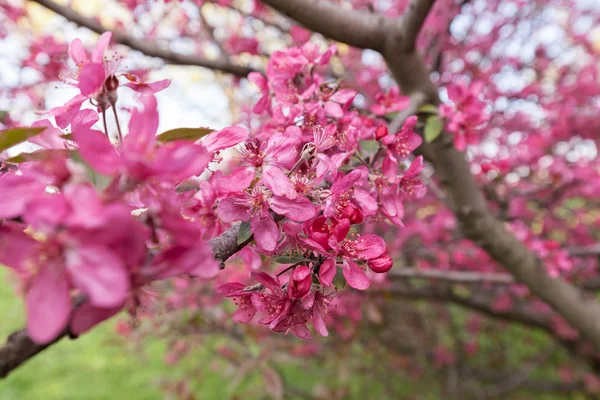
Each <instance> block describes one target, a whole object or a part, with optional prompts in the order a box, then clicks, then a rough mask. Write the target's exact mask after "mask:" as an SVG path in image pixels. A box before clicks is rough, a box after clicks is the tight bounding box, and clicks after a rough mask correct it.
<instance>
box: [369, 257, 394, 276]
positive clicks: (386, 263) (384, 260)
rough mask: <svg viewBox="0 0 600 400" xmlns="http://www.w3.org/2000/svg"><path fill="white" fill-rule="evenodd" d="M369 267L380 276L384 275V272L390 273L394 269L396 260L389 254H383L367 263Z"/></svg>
mask: <svg viewBox="0 0 600 400" xmlns="http://www.w3.org/2000/svg"><path fill="white" fill-rule="evenodd" d="M367 265H368V266H369V268H371V270H372V271H373V272H376V273H378V274H383V273H384V272H388V271H389V270H390V269H392V265H394V260H392V258H391V257H390V256H388V254H387V253H383V254H382V255H380V256H379V257H377V258H372V259H370V260H369V261H368V262H367Z"/></svg>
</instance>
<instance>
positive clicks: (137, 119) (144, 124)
mask: <svg viewBox="0 0 600 400" xmlns="http://www.w3.org/2000/svg"><path fill="white" fill-rule="evenodd" d="M139 99H140V101H141V103H142V105H143V110H142V111H140V110H139V109H137V108H136V109H134V110H133V112H132V113H131V119H130V120H129V134H128V135H127V136H126V137H125V149H126V151H129V152H134V153H147V152H148V151H149V150H150V149H151V148H152V147H153V146H154V143H155V141H156V139H155V137H156V130H157V129H158V110H157V108H156V98H155V97H154V96H153V95H142V96H140V97H139Z"/></svg>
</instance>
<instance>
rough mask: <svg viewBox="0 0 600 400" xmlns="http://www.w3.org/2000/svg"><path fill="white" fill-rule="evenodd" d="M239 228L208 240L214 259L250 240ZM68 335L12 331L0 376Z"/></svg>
mask: <svg viewBox="0 0 600 400" xmlns="http://www.w3.org/2000/svg"><path fill="white" fill-rule="evenodd" d="M239 230H240V225H235V226H233V227H231V228H229V229H228V230H227V231H225V232H223V233H222V234H221V235H220V236H217V237H216V238H213V239H211V240H210V241H209V243H210V244H211V246H212V250H213V254H214V257H215V259H217V260H219V261H220V262H221V263H224V262H225V261H226V260H227V259H228V258H229V257H231V256H233V255H234V254H235V253H237V252H238V251H240V250H241V249H242V248H243V247H244V246H246V245H247V244H248V243H249V242H250V241H251V240H252V238H250V239H248V240H247V241H246V242H244V243H242V244H238V242H237V237H238V232H239ZM84 301H85V299H84V298H83V297H80V296H76V297H75V299H74V308H77V307H79V306H80V305H81V304H82V303H83V302H84ZM70 335H71V333H70V331H69V328H68V327H67V328H65V330H64V331H63V332H62V333H61V334H60V335H59V336H58V337H57V338H56V339H54V340H53V341H52V342H50V343H46V344H37V343H35V342H33V341H32V340H31V338H29V336H28V335H27V331H26V330H25V329H21V330H19V331H16V332H14V333H12V334H11V335H10V336H9V337H8V339H7V341H6V343H5V344H4V345H3V346H1V347H0V378H4V377H6V376H7V375H8V374H9V373H10V372H11V371H13V370H14V369H15V368H17V367H18V366H20V365H21V364H23V363H24V362H25V361H27V360H29V359H30V358H32V357H33V356H35V355H36V354H38V353H40V352H41V351H43V350H45V349H46V348H48V347H50V346H51V345H53V344H54V343H56V342H58V341H60V340H61V339H63V338H64V337H67V336H70Z"/></svg>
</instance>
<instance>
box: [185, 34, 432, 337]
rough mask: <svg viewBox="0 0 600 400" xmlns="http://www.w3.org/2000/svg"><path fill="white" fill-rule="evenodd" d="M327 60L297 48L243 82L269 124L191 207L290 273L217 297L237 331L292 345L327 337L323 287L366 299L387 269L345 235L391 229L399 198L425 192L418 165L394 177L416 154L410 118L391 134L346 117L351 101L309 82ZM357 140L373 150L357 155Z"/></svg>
mask: <svg viewBox="0 0 600 400" xmlns="http://www.w3.org/2000/svg"><path fill="white" fill-rule="evenodd" d="M334 54H335V49H334V48H329V49H327V51H325V52H324V53H320V52H319V51H318V48H317V47H316V46H315V45H314V44H311V43H307V44H305V45H303V46H302V47H300V48H293V49H289V50H286V51H280V52H276V53H275V54H274V55H273V57H272V58H271V60H270V61H269V64H268V66H267V73H266V77H264V76H262V75H260V74H256V73H255V74H251V76H250V79H251V80H252V81H253V82H254V83H256V84H257V86H258V88H259V89H260V91H261V97H260V99H259V100H258V102H257V103H256V105H255V106H254V108H253V111H254V113H256V114H259V115H265V114H268V115H269V121H268V123H266V124H263V126H262V129H261V130H260V131H257V132H252V133H251V134H250V137H249V138H248V140H246V142H245V144H244V145H242V146H241V147H240V148H239V156H238V161H239V166H238V167H237V168H235V169H234V170H233V171H232V172H231V173H230V174H229V175H219V176H218V177H217V176H214V179H215V181H216V180H218V181H219V182H218V183H217V182H214V183H213V184H214V185H215V186H218V187H222V188H229V190H219V191H213V193H216V196H217V199H216V200H215V199H211V201H207V202H204V201H199V202H198V204H197V205H196V207H195V210H196V212H197V213H199V214H200V215H204V216H206V215H211V214H212V211H211V210H212V209H214V207H215V204H217V206H216V218H217V219H218V220H219V221H220V222H221V223H225V224H230V223H235V222H238V221H240V222H241V223H242V227H245V228H247V229H248V231H249V233H251V234H252V235H253V237H254V241H255V250H256V251H257V252H258V253H260V254H263V255H266V256H271V257H278V259H286V260H289V261H290V262H292V261H293V263H292V264H291V265H290V266H289V267H288V269H285V270H284V271H283V272H282V273H281V274H283V273H285V272H288V270H289V272H290V273H289V277H287V278H284V281H283V282H280V278H281V276H277V277H273V276H271V275H268V274H267V273H265V272H253V273H252V278H253V279H254V280H255V281H257V282H258V284H253V285H245V284H243V283H241V282H232V283H228V284H225V285H224V286H222V287H221V289H220V291H221V293H223V294H225V295H226V296H228V297H232V298H234V299H235V300H236V302H237V304H238V306H239V308H238V311H237V312H236V314H235V316H234V319H235V320H236V321H238V322H244V323H247V322H250V321H251V320H252V319H253V317H254V316H255V314H256V313H257V312H260V313H264V316H263V317H262V318H260V320H259V323H263V324H266V325H268V326H269V328H270V329H271V330H273V331H275V332H287V331H290V332H292V333H294V334H295V335H296V336H298V337H300V338H303V339H307V338H309V337H310V332H309V331H308V329H307V328H306V324H307V323H308V322H310V321H312V324H313V325H314V327H315V329H316V330H317V332H319V333H320V334H322V335H326V334H327V329H326V328H325V323H324V316H325V315H326V313H327V306H328V304H329V301H330V299H331V296H332V295H333V294H334V293H335V292H336V290H337V289H336V288H335V287H334V286H335V285H333V284H332V283H333V281H334V279H340V280H342V281H345V282H347V283H348V285H349V286H351V287H353V288H354V289H358V290H365V289H367V288H368V287H369V285H370V278H369V276H368V275H367V272H368V271H371V273H384V272H387V271H388V270H389V269H390V268H391V267H392V264H393V262H392V259H391V258H390V256H389V255H388V254H387V249H386V245H385V242H384V239H383V238H382V237H380V236H378V235H375V234H366V235H362V234H360V233H359V231H358V230H357V229H356V228H357V227H359V226H360V225H361V224H364V223H370V222H384V221H389V222H391V223H392V224H396V225H398V226H402V217H403V215H404V202H405V200H406V199H407V198H411V197H413V198H420V197H422V196H423V195H424V194H425V186H424V185H423V184H422V183H421V181H420V178H419V175H420V172H421V171H422V169H423V159H422V157H416V158H414V159H413V161H412V163H411V164H408V167H407V168H406V169H405V171H404V172H402V169H404V167H406V166H407V159H408V158H410V157H411V156H412V152H413V151H414V150H415V149H416V148H417V147H418V146H419V145H420V144H421V138H420V136H418V135H417V134H416V133H415V132H414V127H415V123H416V117H411V118H409V119H408V120H407V121H406V123H405V125H404V126H403V127H402V129H401V130H400V131H399V132H397V133H396V134H393V135H389V134H388V133H387V130H385V129H383V130H382V129H380V128H377V127H378V126H380V127H381V125H380V122H378V121H376V120H373V119H370V118H367V117H365V116H364V115H361V114H359V112H358V111H357V110H356V109H354V108H353V106H352V103H353V99H354V97H355V95H356V92H355V91H353V90H351V89H346V88H341V87H339V85H337V84H329V83H326V82H324V81H323V77H322V76H321V75H319V74H317V73H315V70H318V68H320V67H322V66H324V65H326V64H327V63H328V62H329V60H330V58H331V57H332V56H333V55H334ZM265 128H266V129H265ZM363 142H369V143H374V144H375V146H376V147H375V148H373V149H372V151H370V152H369V151H365V150H364V149H363V148H362V147H361V145H360V144H361V143H363ZM400 166H402V167H403V168H400ZM381 171H383V173H382V172H381ZM212 179H213V178H211V180H212ZM201 196H203V195H201ZM199 200H200V199H199ZM212 218H213V217H212V215H211V219H212ZM276 259H277V258H276ZM336 276H337V277H338V278H336Z"/></svg>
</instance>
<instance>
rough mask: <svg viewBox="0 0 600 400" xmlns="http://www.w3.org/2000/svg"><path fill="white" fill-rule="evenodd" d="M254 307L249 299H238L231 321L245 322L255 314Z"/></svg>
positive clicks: (250, 319)
mask: <svg viewBox="0 0 600 400" xmlns="http://www.w3.org/2000/svg"><path fill="white" fill-rule="evenodd" d="M256 311H257V310H256V307H254V305H253V304H252V303H250V302H249V301H240V306H239V307H238V309H237V310H235V313H233V317H232V319H233V321H234V322H237V323H240V324H247V323H249V322H250V321H252V319H253V318H254V316H255V315H256Z"/></svg>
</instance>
